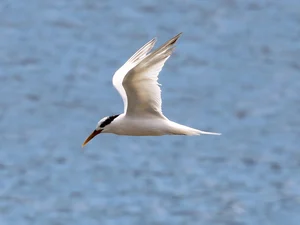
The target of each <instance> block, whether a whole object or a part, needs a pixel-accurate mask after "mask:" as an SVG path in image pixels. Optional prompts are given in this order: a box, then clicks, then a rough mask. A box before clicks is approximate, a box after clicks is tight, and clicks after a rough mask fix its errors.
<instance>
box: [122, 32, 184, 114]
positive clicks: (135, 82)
mask: <svg viewBox="0 0 300 225" xmlns="http://www.w3.org/2000/svg"><path fill="white" fill-rule="evenodd" d="M180 35H181V33H180V34H178V35H176V36H175V37H173V38H172V39H170V40H169V41H167V42H166V43H165V44H163V45H162V46H161V47H159V48H158V49H157V50H155V51H153V52H151V53H150V54H149V55H147V56H146V57H144V58H143V59H142V60H141V61H140V62H139V63H138V64H137V65H136V66H135V67H133V68H132V69H130V70H129V71H128V73H127V74H126V76H125V77H124V79H123V83H122V84H123V87H124V90H125V91H126V95H127V100H128V103H127V104H128V106H127V111H126V115H128V116H130V115H133V116H141V117H144V116H159V117H163V118H165V117H164V116H163V114H162V110H161V89H160V87H159V84H158V82H157V80H158V75H159V72H160V71H161V70H162V67H163V66H164V64H165V62H166V61H167V59H168V58H169V57H170V56H171V54H172V52H173V50H174V47H175V46H174V44H175V43H176V41H177V40H178V38H179V37H180Z"/></svg>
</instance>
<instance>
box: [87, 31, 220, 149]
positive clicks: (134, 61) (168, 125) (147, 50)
mask: <svg viewBox="0 0 300 225" xmlns="http://www.w3.org/2000/svg"><path fill="white" fill-rule="evenodd" d="M181 34H182V33H179V34H178V35H176V36H175V37H173V38H171V39H170V40H169V41H167V42H166V43H164V44H163V45H162V46H160V47H159V48H158V49H156V50H155V51H152V52H151V50H152V48H153V47H154V44H155V42H156V38H153V39H152V40H150V41H149V42H147V43H146V44H145V45H144V46H143V47H141V48H140V49H139V50H138V51H137V52H136V53H135V54H134V55H133V56H131V57H130V58H129V60H128V61H127V62H126V63H125V64H124V65H123V66H122V67H121V68H120V69H118V70H117V71H116V72H115V74H114V76H113V79H112V83H113V85H114V87H115V88H116V89H117V91H118V92H119V94H120V95H121V97H122V99H123V103H124V113H122V114H117V115H113V116H107V117H104V118H102V119H101V120H100V121H99V122H98V123H97V126H96V129H95V130H94V131H93V132H92V133H91V134H90V135H89V136H88V137H87V138H86V140H85V141H84V143H83V144H82V147H84V146H85V145H86V144H87V143H88V142H89V141H90V140H91V139H92V138H94V137H95V136H96V135H98V134H100V133H113V134H117V135H129V136H161V135H200V134H211V135H220V133H213V132H206V131H201V130H197V129H194V128H191V127H188V126H184V125H181V124H178V123H175V122H173V121H171V120H169V119H168V118H167V117H165V116H164V115H163V113H162V109H161V105H162V100H161V89H160V84H159V83H158V75H159V73H160V71H161V70H162V68H163V66H164V64H165V62H166V61H167V60H168V58H169V57H170V56H171V54H172V53H173V51H174V49H175V46H174V44H175V43H176V41H177V40H178V38H179V37H180V35H181Z"/></svg>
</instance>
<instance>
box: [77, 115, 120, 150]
mask: <svg viewBox="0 0 300 225" xmlns="http://www.w3.org/2000/svg"><path fill="white" fill-rule="evenodd" d="M118 116H119V115H113V116H106V117H104V118H102V119H101V120H99V122H98V123H97V126H96V129H95V130H94V131H93V132H92V133H91V134H90V135H89V136H88V137H87V138H86V139H85V141H84V142H83V144H82V147H84V146H85V145H86V144H87V143H88V142H89V141H90V140H92V139H93V138H94V137H95V136H97V135H98V134H100V133H101V132H103V133H107V132H108V131H109V127H110V124H111V122H112V121H113V120H114V119H116V118H117V117H118Z"/></svg>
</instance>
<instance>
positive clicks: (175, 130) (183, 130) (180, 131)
mask: <svg viewBox="0 0 300 225" xmlns="http://www.w3.org/2000/svg"><path fill="white" fill-rule="evenodd" d="M170 122H171V121H170ZM170 128H171V129H170V133H171V134H174V135H190V136H193V135H201V134H208V135H221V133H215V132H207V131H202V130H197V129H194V128H191V127H188V126H184V125H181V124H178V123H175V122H171V127H170Z"/></svg>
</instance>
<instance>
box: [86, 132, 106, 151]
mask: <svg viewBox="0 0 300 225" xmlns="http://www.w3.org/2000/svg"><path fill="white" fill-rule="evenodd" d="M101 132H102V130H94V131H93V133H91V134H90V136H88V137H87V139H85V141H84V142H83V144H82V147H84V146H85V145H86V144H87V143H88V142H89V141H90V140H92V139H93V138H94V137H95V136H96V135H98V134H100V133H101Z"/></svg>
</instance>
